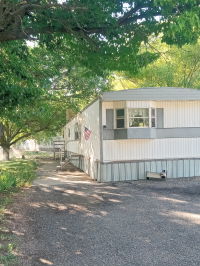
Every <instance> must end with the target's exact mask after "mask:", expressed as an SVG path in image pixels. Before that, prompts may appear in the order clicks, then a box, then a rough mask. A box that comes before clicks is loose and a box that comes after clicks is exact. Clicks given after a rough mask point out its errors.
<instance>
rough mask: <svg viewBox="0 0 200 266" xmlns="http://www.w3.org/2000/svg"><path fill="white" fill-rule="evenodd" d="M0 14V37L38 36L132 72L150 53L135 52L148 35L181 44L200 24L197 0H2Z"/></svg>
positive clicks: (90, 62)
mask: <svg viewBox="0 0 200 266" xmlns="http://www.w3.org/2000/svg"><path fill="white" fill-rule="evenodd" d="M0 14H1V20H0V42H7V41H11V40H22V39H23V40H24V39H28V40H37V41H38V42H39V43H40V44H43V45H46V46H47V47H48V48H52V49H55V48H58V47H59V49H64V50H65V51H66V52H69V51H70V53H71V54H73V55H74V60H75V62H77V61H78V62H79V63H81V64H83V65H84V66H87V67H89V68H91V69H93V70H94V69H95V70H96V69H98V71H102V70H104V69H108V70H111V71H113V70H115V71H116V70H117V71H130V72H132V73H134V72H136V71H137V70H138V68H140V67H143V66H145V65H147V64H148V63H149V62H152V60H154V59H155V55H153V54H150V53H144V54H143V55H142V54H140V55H138V52H139V49H140V46H141V44H142V43H143V42H148V39H149V37H150V36H152V35H156V36H157V35H158V34H160V33H162V41H165V42H167V43H169V44H176V45H184V44H186V43H191V42H195V41H196V40H197V38H198V36H199V29H200V7H199V1H198V0H190V1H188V0H180V1H178V2H177V1H169V0H135V1H130V0H113V1H110V0H96V1H88V0H80V1H75V0H63V1H58V0H50V1H46V0H35V1H34V0H33V1H28V0H25V1H23V0H12V1H7V0H1V5H0Z"/></svg>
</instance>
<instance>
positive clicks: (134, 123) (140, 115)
mask: <svg viewBox="0 0 200 266" xmlns="http://www.w3.org/2000/svg"><path fill="white" fill-rule="evenodd" d="M128 113H129V127H156V110H155V108H151V109H149V108H134V109H129V111H128Z"/></svg>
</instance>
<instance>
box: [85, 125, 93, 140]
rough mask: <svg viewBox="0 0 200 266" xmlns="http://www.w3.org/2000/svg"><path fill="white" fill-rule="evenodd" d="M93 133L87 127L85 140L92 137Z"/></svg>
mask: <svg viewBox="0 0 200 266" xmlns="http://www.w3.org/2000/svg"><path fill="white" fill-rule="evenodd" d="M91 133H92V131H91V130H89V129H88V128H87V127H85V129H84V136H85V139H86V140H88V139H89V137H90V135H91Z"/></svg>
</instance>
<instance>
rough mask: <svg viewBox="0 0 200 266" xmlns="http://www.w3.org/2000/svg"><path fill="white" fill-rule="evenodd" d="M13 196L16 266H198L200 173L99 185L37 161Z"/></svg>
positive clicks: (76, 172) (82, 176)
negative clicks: (33, 175)
mask: <svg viewBox="0 0 200 266" xmlns="http://www.w3.org/2000/svg"><path fill="white" fill-rule="evenodd" d="M39 175H40V178H39V179H37V180H36V181H35V183H34V186H33V187H32V188H31V189H30V190H28V191H26V192H25V193H24V195H23V196H22V197H21V198H19V199H18V200H17V202H16V203H15V205H14V207H13V212H14V213H15V233H16V234H17V235H18V238H19V244H20V246H19V250H18V254H19V257H20V261H21V263H20V265H27V266H37V265H56V266H64V265H69V266H79V265H80V266H82V265H85V266H103V265H106V266H111V265H113V266H129V265H130V266H132V265H138V266H143V265H148V266H151V265H152V266H156V265H159V266H161V265H167V266H170V265H173V266H176V265H180V266H184V265H188V266H192V265H200V178H199V179H198V178H194V179H190V180H183V179H182V180H168V181H136V182H126V183H116V184H99V183H96V182H93V181H91V180H90V179H89V178H88V177H87V176H86V175H85V174H84V173H82V172H79V171H77V170H76V169H73V168H70V169H69V171H66V172H62V173H56V172H55V162H52V161H46V162H44V163H43V165H42V166H41V169H40V172H39Z"/></svg>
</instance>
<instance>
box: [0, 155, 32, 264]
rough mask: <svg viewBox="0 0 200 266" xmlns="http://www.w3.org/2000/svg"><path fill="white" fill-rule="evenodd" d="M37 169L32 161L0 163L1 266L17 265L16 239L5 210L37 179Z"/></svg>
mask: <svg viewBox="0 0 200 266" xmlns="http://www.w3.org/2000/svg"><path fill="white" fill-rule="evenodd" d="M36 167H37V165H36V162H35V161H31V160H13V161H6V162H0V265H5V266H9V265H17V260H16V256H15V255H14V249H15V239H14V236H13V234H12V233H11V232H9V230H8V229H7V228H6V217H5V210H6V208H7V207H8V205H9V204H10V203H11V202H12V197H13V194H14V193H16V192H19V190H20V188H21V187H24V186H28V185H30V184H31V182H32V180H33V179H34V178H35V177H36Z"/></svg>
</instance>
